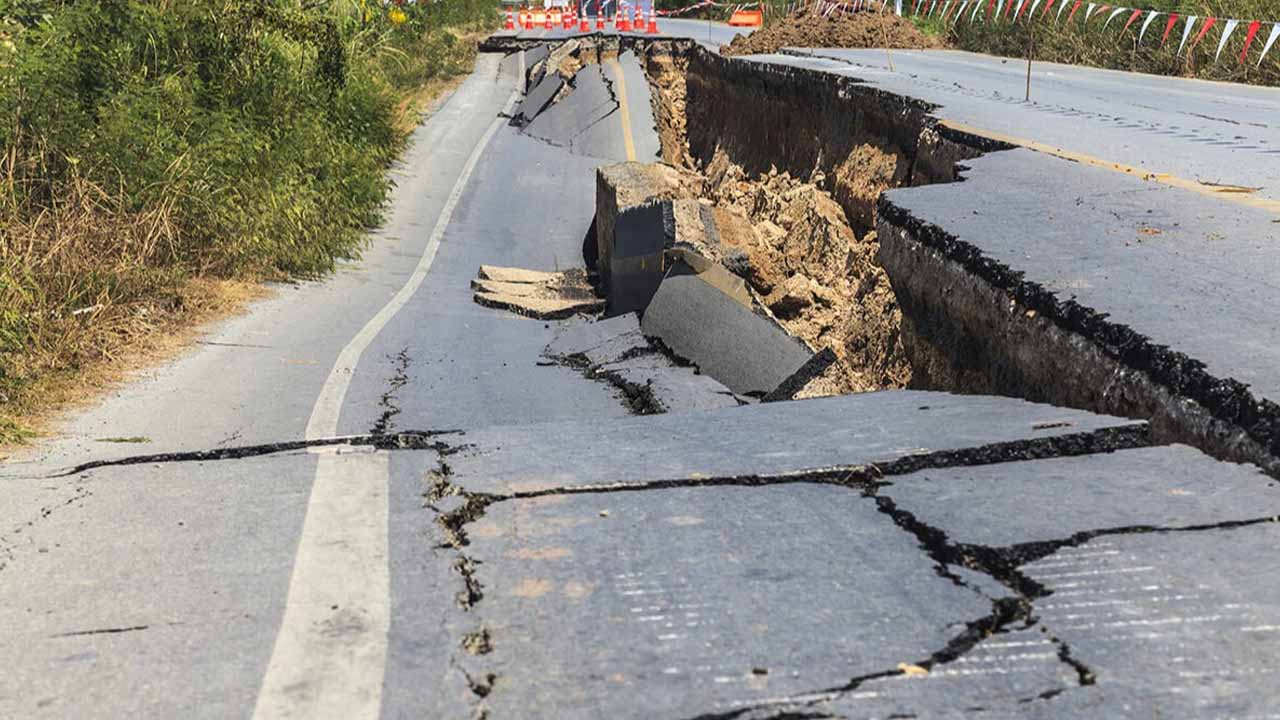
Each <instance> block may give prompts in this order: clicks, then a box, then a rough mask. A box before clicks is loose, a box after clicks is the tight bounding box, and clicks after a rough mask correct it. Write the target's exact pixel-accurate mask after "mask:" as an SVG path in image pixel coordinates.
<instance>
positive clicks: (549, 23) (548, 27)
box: [542, 10, 552, 30]
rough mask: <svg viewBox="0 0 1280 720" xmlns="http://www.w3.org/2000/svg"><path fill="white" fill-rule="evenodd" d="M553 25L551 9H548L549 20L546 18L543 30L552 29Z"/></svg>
mask: <svg viewBox="0 0 1280 720" xmlns="http://www.w3.org/2000/svg"><path fill="white" fill-rule="evenodd" d="M551 27H552V26H551V11H550V10H548V11H547V20H546V22H544V23H543V24H542V29H543V30H550V29H551Z"/></svg>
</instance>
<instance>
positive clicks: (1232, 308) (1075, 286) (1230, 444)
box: [879, 149, 1280, 466]
mask: <svg viewBox="0 0 1280 720" xmlns="http://www.w3.org/2000/svg"><path fill="white" fill-rule="evenodd" d="M968 164H969V169H968V170H967V171H966V172H965V181H964V182H962V183H952V184H942V185H931V186H928V187H921V188H910V189H900V190H892V191H889V192H888V193H886V194H885V195H884V197H883V198H882V199H881V201H880V208H879V217H880V221H879V225H880V230H881V232H880V233H879V236H880V242H881V249H880V256H879V257H880V259H881V262H882V263H883V264H884V265H885V268H886V270H887V271H888V272H889V276H890V279H891V281H892V282H893V285H894V290H895V292H896V294H897V296H898V298H899V301H900V302H901V304H902V306H903V310H904V315H905V316H908V317H924V316H925V315H926V314H929V313H932V315H933V317H932V319H931V320H930V321H929V322H928V323H927V326H928V327H929V328H932V329H933V330H945V331H946V332H948V333H950V336H948V337H941V336H938V337H934V338H932V341H933V342H935V343H942V344H943V346H946V347H969V348H973V349H974V350H973V352H978V353H985V356H986V357H988V358H990V360H989V362H987V363H986V364H985V365H983V367H982V368H980V369H979V373H980V374H981V373H984V372H985V373H988V374H989V375H990V376H991V377H990V382H991V387H990V388H989V389H990V390H991V391H995V392H1000V393H1011V394H1019V395H1023V396H1027V397H1031V398H1034V399H1037V400H1044V401H1048V402H1054V403H1056V404H1063V405H1073V406H1078V407H1089V408H1093V409H1096V410H1099V411H1102V412H1114V413H1116V414H1124V415H1141V416H1144V417H1154V418H1155V421H1154V423H1153V424H1154V425H1155V427H1156V428H1157V430H1158V431H1160V432H1161V433H1162V437H1165V438H1167V439H1171V440H1177V441H1180V442H1190V443H1194V444H1196V445H1197V446H1199V447H1202V448H1203V449H1205V450H1206V451H1208V452H1211V453H1213V454H1215V455H1219V456H1222V457H1228V458H1231V459H1237V460H1250V461H1254V462H1258V463H1261V464H1263V465H1264V466H1275V465H1276V463H1277V461H1276V459H1275V458H1276V456H1277V455H1278V454H1280V405H1277V401H1278V400H1280V371H1278V370H1277V368H1280V326H1277V325H1276V324H1275V323H1274V322H1273V320H1272V319H1273V317H1274V312H1273V308H1274V307H1275V305H1276V304H1277V302H1278V301H1280V291H1278V290H1277V289H1276V288H1275V286H1274V283H1273V282H1272V278H1274V277H1275V275H1276V273H1277V272H1280V260H1277V259H1276V257H1275V256H1274V253H1272V252H1271V244H1272V242H1271V241H1272V239H1273V238H1274V236H1275V234H1276V231H1275V230H1274V228H1275V227H1276V225H1275V223H1274V220H1275V218H1274V217H1272V216H1271V215H1270V214H1268V213H1266V212H1264V211H1261V210H1254V209H1251V208H1246V207H1240V206H1236V205H1231V204H1228V203H1223V202H1221V201H1217V200H1214V199H1211V198H1206V197H1203V196H1200V195H1198V194H1195V193H1189V192H1186V191H1183V190H1180V189H1177V188H1171V187H1168V186H1164V185H1159V184H1154V183H1148V182H1144V181H1143V180H1141V179H1139V178H1135V177H1130V176H1127V175H1124V174H1121V173H1115V172H1110V171H1107V170H1103V169H1099V168H1094V167H1089V166H1084V165H1080V164H1078V163H1071V162H1066V161H1063V160H1059V159H1056V158H1052V157H1048V156H1045V155H1043V154H1038V153H1034V152H1031V151H1028V150H1023V149H1016V150H1010V151H1007V152H999V153H992V154H989V155H987V156H985V157H982V158H978V159H975V160H971V161H968ZM1049 186H1052V187H1053V188H1054V193H1053V196H1054V198H1056V200H1055V201H1052V202H1050V201H1047V200H1046V196H1045V193H1044V188H1045V187H1049ZM974 197H981V198H983V206H982V207H976V206H975V205H974V202H973V198H974ZM986 208H998V210H995V209H986ZM1029 230H1030V231H1031V232H1029ZM943 275H945V277H943ZM942 288H948V289H947V292H948V293H949V295H948V297H950V298H951V299H950V301H949V302H947V303H941V302H940V300H939V298H938V297H937V292H939V291H940V290H941V289H942ZM997 296H998V298H1004V299H1003V300H999V301H997ZM1010 298H1011V299H1012V300H1013V301H1014V302H1016V303H1017V304H1018V306H1019V310H1020V311H1019V312H1018V313H1014V314H1011V313H1010V312H1009V307H1008V303H1009V299H1010ZM997 304H999V305H1000V307H996V305H997ZM1024 316H1025V317H1024ZM993 317H997V318H998V317H1004V319H1003V320H1000V321H999V322H998V323H995V322H993V321H992V320H991V319H990V318H993ZM999 324H1003V325H1005V326H1007V327H1002V328H1001V329H1000V330H999V333H998V334H999V338H1002V339H996V338H995V337H994V336H988V335H990V333H987V332H985V331H984V330H983V328H984V327H987V326H992V325H999ZM922 327H923V326H922ZM1055 332H1056V333H1059V335H1058V338H1059V339H1057V340H1055V339H1054V335H1053V333H1055ZM1020 333H1022V334H1027V337H1028V338H1029V339H1028V340H1027V341H1026V342H1023V341H1021V340H1019V341H1017V342H1013V341H1011V340H1010V338H1011V337H1017V336H1018V334H1020ZM1063 333H1065V335H1064V334H1063ZM1036 337H1038V338H1039V342H1035V341H1034V340H1032V339H1030V338H1036ZM1052 343H1057V344H1056V345H1054V344H1052ZM1011 346H1014V347H1011ZM959 362H960V363H961V364H965V363H968V362H969V361H968V360H966V359H963V358H962V359H960V360H959ZM1188 400H1189V401H1192V402H1187V401H1188ZM1269 458H1270V459H1269Z"/></svg>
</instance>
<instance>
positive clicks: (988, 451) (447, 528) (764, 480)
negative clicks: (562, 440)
mask: <svg viewBox="0 0 1280 720" xmlns="http://www.w3.org/2000/svg"><path fill="white" fill-rule="evenodd" d="M1149 444H1150V440H1149V431H1148V428H1147V427H1146V426H1145V425H1142V424H1134V425H1130V426H1125V427H1119V428H1103V429H1099V430H1094V431H1091V432H1083V433H1071V434H1065V435H1058V436H1054V437H1047V438H1037V439H1032V440H1017V441H1011V442H1004V443H993V444H989V445H983V446H979V447H974V448H963V449H956V450H942V451H933V452H927V453H920V454H916V455H910V456H906V457H902V458H898V459H896V460H890V461H885V462H880V463H867V464H862V465H853V466H842V467H830V468H820V469H810V470H803V471H797V472H794V473H783V474H772V475H756V474H746V475H736V476H723V477H708V478H687V477H685V478H671V479H657V480H646V481H634V482H615V483H604V484H597V485H582V486H556V487H550V488H544V489H540V490H527V491H517V492H510V493H487V492H475V491H468V490H466V489H465V488H463V487H462V486H461V485H459V484H457V483H455V482H454V481H453V468H452V467H451V466H450V465H449V463H448V462H446V461H445V458H444V456H443V455H442V456H441V458H440V460H439V464H438V466H437V468H436V469H434V470H432V471H430V472H429V473H427V477H426V484H427V489H426V491H425V493H424V505H425V507H427V508H428V509H430V510H432V511H433V512H435V513H436V518H435V521H436V523H437V524H438V525H439V526H440V528H441V530H442V532H443V542H442V543H441V544H440V545H439V546H438V547H439V548H440V549H448V550H452V551H453V552H454V553H455V557H454V561H453V563H452V568H453V570H454V572H456V573H457V574H458V576H459V579H460V581H461V588H460V589H459V590H458V592H457V593H456V594H455V600H456V602H457V605H458V606H459V608H461V609H462V610H463V611H464V612H468V613H470V612H472V611H474V610H475V609H476V608H477V606H478V604H479V603H480V602H481V601H482V600H483V599H484V585H483V584H482V583H481V582H480V580H479V578H478V577H477V575H476V568H477V566H478V565H479V564H480V563H481V561H480V560H478V559H476V558H475V557H474V556H473V555H471V554H469V553H468V552H467V548H468V547H469V546H470V544H471V541H470V538H469V537H468V535H467V529H466V527H467V525H468V524H470V523H472V522H475V521H476V520H479V519H481V518H483V517H484V516H485V514H486V512H487V511H488V508H489V507H490V506H492V505H494V504H497V503H501V502H508V501H519V500H530V499H536V498H541V497H548V496H554V495H579V494H599V493H614V492H644V491H649V490H660V489H668V488H690V487H715V486H739V487H762V486H771V485H785V484H794V483H811V484H824V485H839V486H843V487H847V488H849V489H850V490H853V491H856V492H860V493H862V494H863V495H864V496H866V497H869V498H872V499H875V500H876V501H877V503H879V507H880V509H881V512H883V513H885V514H886V515H889V516H890V517H892V518H893V519H894V521H895V524H898V526H899V527H902V528H903V529H904V530H908V531H909V532H913V534H917V533H918V534H917V538H927V539H928V542H927V543H926V542H925V540H923V539H922V540H921V547H922V549H924V550H925V551H926V552H928V553H930V554H931V556H932V557H934V560H935V562H936V563H938V564H939V566H940V567H945V565H947V564H951V559H952V558H953V554H949V553H948V552H944V549H946V548H951V547H952V544H951V543H950V542H949V541H948V540H947V539H946V535H945V534H944V533H942V531H940V530H937V529H935V528H928V527H927V526H925V525H923V524H922V523H920V522H919V521H918V520H916V519H915V518H914V516H910V514H909V513H905V512H901V511H898V510H897V509H896V506H892V505H891V503H892V500H889V499H888V498H887V497H885V496H882V495H878V493H879V490H880V488H881V487H882V486H885V485H888V484H889V483H887V482H886V481H884V480H883V478H886V477H891V476H896V475H905V474H908V473H912V472H916V471H918V470H923V469H928V468H946V467H963V466H972V465H986V464H992V463H997V462H1009V461H1014V460H1031V459H1041V458H1051V457H1065V456H1072V455H1088V454H1095V453H1101V452H1110V451H1114V450H1118V449H1127V448H1136V447H1145V446H1148V445H1149ZM881 498H883V500H882V499H881ZM1100 532H1101V531H1100ZM984 557H987V556H984ZM954 564H959V563H954ZM975 564H976V563H975ZM977 565H978V567H976V568H974V569H977V570H978V571H979V572H982V569H981V568H982V567H984V566H982V565H980V564H977ZM966 567H968V566H966ZM988 574H990V573H988ZM951 575H952V577H953V578H954V580H953V581H955V582H958V583H960V584H962V585H964V583H963V581H962V580H961V579H960V578H959V577H958V576H954V574H951ZM993 577H995V576H994V575H993ZM997 580H999V578H997ZM965 587H969V586H968V585H965ZM970 589H973V588H970ZM974 591H975V592H977V590H976V589H974ZM1020 598H1021V596H1019V598H1018V599H1011V598H998V599H993V600H992V612H991V613H990V614H989V615H987V616H984V617H982V618H978V619H976V620H972V621H969V622H966V623H965V629H964V630H963V631H962V632H961V633H959V634H958V635H957V636H956V637H954V638H952V639H951V641H949V642H948V643H947V645H946V646H944V647H943V648H942V649H940V650H938V651H937V652H935V653H933V654H932V655H930V656H929V657H928V658H925V659H923V660H921V661H920V662H919V663H917V665H919V666H920V667H923V668H925V669H926V670H927V669H928V668H931V667H933V666H935V665H941V664H945V663H948V662H953V661H954V660H956V659H958V658H960V657H962V656H963V655H964V654H966V653H968V652H969V651H970V650H972V649H973V647H975V646H976V645H977V644H978V643H980V642H981V641H982V640H983V639H985V638H986V637H989V636H990V635H992V634H994V633H996V632H1000V631H1002V630H1003V629H1004V628H1005V627H1007V626H1008V625H1009V624H1011V623H1014V622H1017V621H1019V620H1022V621H1024V622H1027V623H1029V622H1030V621H1031V615H1030V603H1029V602H1023V601H1022V600H1021V599H1020ZM469 635H470V634H469ZM469 635H468V636H464V637H463V638H461V639H460V641H459V645H460V646H461V647H463V648H464V649H465V648H467V645H468V637H469ZM485 642H486V645H487V644H488V643H490V642H492V638H491V636H490V635H489V634H488V631H487V630H486V631H485ZM1060 656H1061V653H1060ZM453 662H454V664H455V665H456V664H457V663H456V659H455V660H454V661H453ZM903 672H904V671H903V670H901V669H898V668H894V669H891V670H884V671H879V672H875V673H871V674H868V675H862V676H859V677H855V678H852V679H851V680H850V681H849V682H848V683H845V684H844V685H841V686H839V687H837V688H827V689H823V690H818V691H816V692H815V693H813V694H812V695H813V697H812V698H810V697H809V696H807V695H806V696H804V697H805V699H804V701H803V702H797V701H796V697H798V696H793V697H791V698H787V699H786V700H785V701H784V702H780V703H776V705H787V704H791V705H796V706H798V708H799V710H797V711H796V712H799V713H800V714H794V713H793V714H789V715H782V716H781V717H825V716H824V715H821V714H813V713H809V712H807V711H806V710H804V709H805V708H807V707H809V706H812V705H815V704H818V703H820V702H823V701H826V700H830V699H833V698H835V697H839V696H840V695H841V694H846V693H849V692H852V691H853V690H854V689H856V688H857V687H858V686H860V685H862V684H863V683H865V682H869V681H871V680H876V679H880V678H885V677H891V676H894V675H899V674H902V673H903ZM468 677H469V678H470V677H471V676H470V675H468ZM485 677H486V678H487V682H486V683H484V684H483V685H484V688H485V692H484V693H483V694H481V693H476V695H477V702H478V703H479V704H478V705H477V714H482V713H487V710H485V709H484V706H483V700H484V698H486V697H487V696H488V694H489V692H488V691H489V690H490V689H491V688H492V686H493V682H494V681H495V680H496V679H497V676H496V675H493V674H489V675H486V676H485ZM758 707H760V706H747V707H745V708H741V709H736V710H733V711H730V712H729V713H728V714H720V715H714V714H713V715H706V716H700V717H703V718H708V719H709V718H717V717H725V718H736V717H739V716H741V715H743V714H746V713H748V712H752V711H754V710H755V709H758ZM785 712H788V713H792V710H786V711H785Z"/></svg>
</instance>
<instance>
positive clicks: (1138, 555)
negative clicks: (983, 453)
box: [463, 446, 1280, 718]
mask: <svg viewBox="0 0 1280 720" xmlns="http://www.w3.org/2000/svg"><path fill="white" fill-rule="evenodd" d="M463 464H465V461H464V462H463ZM1116 477H1121V478H1123V482H1122V483H1121V484H1120V485H1119V486H1118V487H1115V488H1110V489H1109V497H1107V498H1106V500H1105V502H1104V504H1105V505H1106V508H1105V510H1102V511H1101V512H1099V511H1098V510H1097V508H1096V504H1095V503H1094V502H1093V500H1094V495H1093V494H1092V493H1091V492H1090V491H1091V490H1093V489H1097V488H1099V487H1102V486H1104V485H1105V484H1106V483H1107V482H1108V481H1109V480H1111V479H1113V478H1116ZM935 478H936V479H935ZM745 484H746V485H753V483H745ZM1273 484H1274V483H1273V481H1270V480H1269V479H1268V478H1267V477H1266V476H1264V475H1262V474H1261V473H1260V472H1258V471H1257V470H1256V469H1255V468H1252V467H1248V466H1240V465H1234V464H1230V463H1223V462H1220V461H1216V460H1213V459H1211V458H1209V457H1207V456H1205V455H1203V454H1201V453H1199V451H1196V450H1194V449H1191V448H1187V447H1182V446H1172V447H1152V448H1139V449H1132V450H1119V451H1116V452H1113V453H1104V454H1098V455H1090V456H1085V457H1064V458H1051V459H1039V460H1034V461H1022V462H1010V463H999V464H996V465H986V466H982V467H976V468H961V469H956V468H946V469H939V470H929V471H921V472H918V473H915V474H908V475H904V476H900V477H896V478H895V477H890V478H887V479H885V480H882V481H879V482H877V481H874V480H873V481H870V482H869V483H868V484H864V485H862V486H861V487H858V486H852V487H833V486H829V485H814V484H800V485H787V486H785V487H781V486H767V487H761V486H758V485H755V486H732V485H730V486H703V487H674V486H656V487H654V488H651V489H649V490H648V491H646V492H599V493H593V494H590V495H563V494H560V495H546V496H541V497H529V498H523V499H521V498H517V499H514V500H510V501H507V502H501V503H495V504H493V505H491V506H490V507H488V509H487V511H486V512H485V513H484V515H483V516H482V517H479V518H477V519H475V520H474V521H472V522H470V523H469V524H468V525H467V526H466V532H467V534H468V537H469V538H470V544H469V546H468V552H469V554H470V555H471V556H472V557H474V558H475V559H476V560H477V561H478V563H477V567H478V568H479V569H478V570H477V572H476V578H477V580H478V582H479V583H480V584H481V585H482V586H483V587H484V588H485V601H484V603H483V604H482V605H479V606H477V612H479V613H480V614H481V617H483V618H485V623H486V627H487V628H488V629H489V630H490V631H491V633H492V635H493V637H494V639H495V647H496V648H497V649H496V650H495V652H494V654H493V655H492V656H491V657H489V658H487V659H486V661H485V668H486V671H487V672H492V673H494V674H495V675H496V676H497V677H500V678H502V682H501V683H500V684H499V685H497V686H495V691H494V693H493V694H492V695H490V696H488V697H487V700H486V703H487V707H489V708H490V709H497V710H500V711H506V712H508V713H514V712H515V707H516V704H519V705H520V707H522V708H524V709H525V710H526V711H527V708H528V707H530V706H529V705H528V703H530V702H533V703H535V705H534V706H535V707H536V704H537V703H539V702H544V700H542V698H543V697H547V698H548V699H547V700H545V702H549V703H554V704H555V705H554V707H555V709H556V711H557V712H558V713H560V714H562V715H564V716H569V717H589V716H599V715H600V714H611V715H627V714H628V713H627V708H629V707H635V706H637V704H643V705H644V706H645V707H646V708H647V709H653V708H654V707H656V706H655V703H659V704H660V707H659V709H658V712H659V713H660V714H666V715H668V716H673V717H679V716H687V717H695V716H696V717H707V718H712V717H716V718H731V717H775V716H778V714H779V713H783V712H793V713H796V714H797V715H796V716H801V717H808V716H813V717H828V716H841V717H845V716H848V717H880V716H883V715H884V714H889V713H900V714H918V713H929V712H930V711H931V710H933V709H936V708H937V707H938V705H937V704H938V703H943V705H944V706H948V707H951V706H952V705H947V703H946V701H947V699H948V698H950V700H951V702H952V703H954V702H957V701H960V700H961V699H965V700H967V702H969V703H972V704H970V705H968V707H969V708H971V709H976V708H979V707H982V708H986V709H989V710H992V711H993V712H995V713H996V714H997V715H998V716H999V715H1000V714H1001V713H1000V711H1001V710H1003V711H1004V713H1005V714H1008V715H1011V716H1014V715H1020V714H1022V713H1024V712H1025V710H1026V708H1025V706H1026V705H1027V704H1028V703H1033V702H1040V701H1045V705H1044V706H1043V707H1042V708H1040V712H1042V713H1043V714H1045V715H1046V716H1061V717H1069V716H1071V713H1072V712H1075V711H1076V710H1078V708H1079V707H1080V704H1079V703H1081V702H1085V704H1086V705H1087V706H1091V707H1095V708H1097V711H1098V712H1099V713H1101V714H1111V713H1124V712H1125V708H1129V707H1131V706H1132V705H1131V703H1138V704H1141V705H1143V706H1146V707H1155V708H1160V709H1161V715H1162V716H1164V715H1168V716H1170V717H1188V718H1191V717H1203V716H1205V714H1206V713H1208V714H1214V713H1217V714H1221V713H1228V714H1230V713H1242V714H1254V713H1258V712H1262V711H1264V710H1265V708H1267V707H1270V705H1271V703H1272V702H1274V696H1275V695H1280V692H1277V691H1276V690H1274V689H1273V683H1271V682H1270V680H1271V678H1270V676H1269V672H1259V669H1270V668H1274V667H1275V666H1276V665H1277V663H1278V661H1280V657H1277V656H1278V655H1280V649H1277V647H1276V646H1275V644H1274V643H1273V642H1270V641H1269V640H1270V638H1272V637H1273V636H1274V634H1275V633H1276V632H1280V603H1277V602H1275V601H1274V600H1273V598H1274V597H1275V591H1276V590H1277V589H1280V588H1278V587H1277V583H1278V582H1280V573H1274V572H1269V571H1266V572H1261V573H1260V572H1257V571H1255V570H1254V569H1252V566H1253V564H1254V559H1256V557H1259V556H1260V555H1266V554H1269V553H1271V552H1274V550H1275V548H1276V547H1277V543H1278V542H1280V525H1277V521H1276V518H1275V517H1274V516H1272V517H1264V518H1257V517H1256V513H1259V512H1267V511H1269V512H1274V508H1275V507H1276V500H1275V492H1276V490H1275V489H1274V488H1273V487H1271V486H1272V485H1273ZM952 485H955V486H956V487H954V488H951V486H952ZM1029 488H1034V489H1031V490H1029ZM947 490H950V492H947ZM1053 491H1056V492H1053ZM1028 492H1029V494H1027V493H1028ZM958 495H961V496H963V501H961V500H958V499H957V496H958ZM1039 496H1043V497H1039ZM957 505H959V506H961V508H960V510H959V512H960V513H961V515H962V517H955V516H949V515H948V513H953V512H955V511H956V506H957ZM1002 505H1004V506H1007V507H1002ZM1090 512H1093V515H1090ZM1250 512H1252V513H1254V514H1251V515H1248V516H1247V517H1245V518H1241V517H1240V514H1241V513H1250ZM936 516H940V518H941V519H937V520H933V519H931V518H934V517H936ZM933 522H938V523H943V524H942V525H941V526H939V525H935V524H931V523H933ZM1091 523H1092V524H1091ZM1108 523H1113V525H1108ZM984 525H994V526H996V528H997V529H998V530H997V535H996V536H994V537H991V536H988V535H982V534H981V533H983V532H984ZM950 527H955V528H957V533H958V537H955V538H953V537H950V536H948V535H947V529H948V528H950ZM973 532H978V533H980V536H979V537H980V538H984V539H989V540H992V541H997V540H999V541H1004V544H1003V545H1001V546H987V545H982V544H976V543H972V542H965V541H963V540H962V539H960V538H964V537H965V535H966V534H967V533H973ZM1197 535H1201V536H1204V537H1205V538H1206V539H1204V540H1202V541H1200V542H1195V541H1193V540H1192V538H1193V537H1195V536H1197ZM819 537H820V538H821V540H820V541H819V540H818V538H819ZM1015 538H1019V539H1016V540H1015ZM1042 538H1056V539H1057V540H1055V541H1049V540H1044V539H1042ZM1224 543H1225V545H1224ZM899 544H902V547H897V545H899ZM1209 566H1213V569H1212V570H1209V571H1208V572H1209V573H1210V574H1211V575H1213V576H1214V577H1215V578H1216V579H1215V580H1213V581H1211V582H1208V583H1207V584H1206V582H1205V573H1206V569H1207V568H1208V567H1209ZM984 576H985V577H984ZM1001 586H1003V587H1001ZM850 589H855V590H856V591H854V592H850ZM1241 644H1243V645H1244V646H1245V648H1244V650H1243V651H1241V652H1236V651H1235V648H1237V647H1238V646H1239V645H1241ZM1192 646H1194V647H1200V648H1207V652H1199V651H1197V652H1196V653H1193V654H1187V653H1186V652H1185V650H1186V648H1188V647H1192ZM566 657H568V658H574V660H572V661H571V662H569V663H566V662H565V661H564V658H566ZM1170 658H1172V659H1173V660H1172V662H1170V660H1169V659H1170ZM551 667H559V668H561V670H559V671H552V672H547V671H546V670H545V668H551ZM566 667H568V668H570V670H569V671H566V670H564V669H563V668H566ZM531 668H539V671H537V672H533V671H532V670H531ZM573 668H580V670H578V671H576V672H575V671H572V669H573ZM588 668H589V670H588ZM1224 680H1225V681H1227V682H1228V683H1229V687H1228V688H1227V689H1225V690H1224V688H1223V687H1221V686H1220V683H1222V682H1223V681H1224ZM535 686H536V687H538V688H542V689H545V688H548V687H551V688H554V689H555V691H554V692H553V693H550V694H549V697H548V696H547V695H542V694H541V693H538V692H534V687H535ZM1062 694H1068V695H1069V694H1080V695H1081V696H1084V697H1087V698H1089V699H1088V700H1087V701H1082V700H1078V699H1072V700H1069V701H1067V704H1066V705H1065V706H1059V705H1055V704H1054V703H1056V702H1057V698H1058V696H1059V695H1062ZM1049 701H1052V702H1049ZM551 707H552V706H551V705H548V707H547V709H548V710H550V708H551ZM1055 707H1057V708H1060V709H1061V708H1064V707H1065V708H1068V710H1067V711H1066V712H1065V713H1063V714H1061V715H1055V714H1054V708H1055ZM805 712H807V713H810V714H809V715H805V714H803V713H805ZM833 713H834V714H833Z"/></svg>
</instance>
